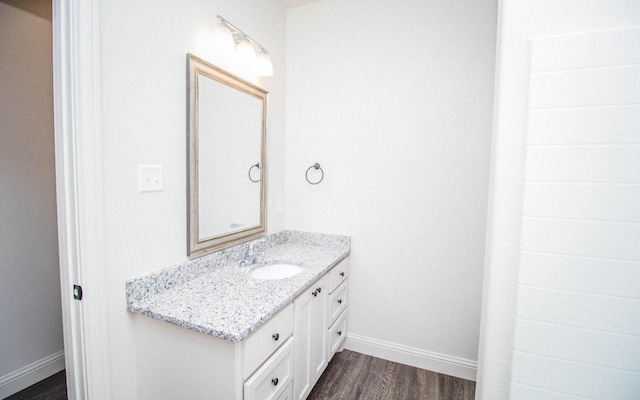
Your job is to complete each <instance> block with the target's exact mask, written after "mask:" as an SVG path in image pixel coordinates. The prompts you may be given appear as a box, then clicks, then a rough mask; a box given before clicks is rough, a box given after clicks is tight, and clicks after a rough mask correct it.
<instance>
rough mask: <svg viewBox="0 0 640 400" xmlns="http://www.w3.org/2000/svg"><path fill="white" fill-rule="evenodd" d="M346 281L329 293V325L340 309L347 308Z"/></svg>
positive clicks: (340, 312)
mask: <svg viewBox="0 0 640 400" xmlns="http://www.w3.org/2000/svg"><path fill="white" fill-rule="evenodd" d="M347 283H348V281H345V282H342V284H341V285H340V286H339V287H338V288H337V289H336V290H335V291H334V292H333V293H331V294H330V295H329V326H331V324H333V323H334V322H335V320H336V319H337V318H338V316H339V315H340V314H342V311H344V310H345V309H346V308H347Z"/></svg>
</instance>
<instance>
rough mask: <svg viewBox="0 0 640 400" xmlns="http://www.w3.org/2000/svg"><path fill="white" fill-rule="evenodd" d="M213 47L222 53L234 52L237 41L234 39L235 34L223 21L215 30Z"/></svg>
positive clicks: (224, 54)
mask: <svg viewBox="0 0 640 400" xmlns="http://www.w3.org/2000/svg"><path fill="white" fill-rule="evenodd" d="M212 41H213V48H214V49H215V51H216V52H217V53H218V54H220V55H222V56H227V55H229V54H231V53H232V52H233V49H234V48H235V42H234V41H233V34H232V33H231V29H229V27H228V26H227V24H225V23H224V21H222V22H221V23H220V25H218V26H217V27H216V29H215V30H214V31H213V38H212Z"/></svg>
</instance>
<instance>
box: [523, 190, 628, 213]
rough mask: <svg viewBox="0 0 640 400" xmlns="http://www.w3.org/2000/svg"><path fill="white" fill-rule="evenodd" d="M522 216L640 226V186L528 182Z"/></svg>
mask: <svg viewBox="0 0 640 400" xmlns="http://www.w3.org/2000/svg"><path fill="white" fill-rule="evenodd" d="M522 215H524V216H526V217H553V218H575V219H597V220H609V221H627V222H640V184H566V183H546V182H526V183H525V186H524V203H523V211H522Z"/></svg>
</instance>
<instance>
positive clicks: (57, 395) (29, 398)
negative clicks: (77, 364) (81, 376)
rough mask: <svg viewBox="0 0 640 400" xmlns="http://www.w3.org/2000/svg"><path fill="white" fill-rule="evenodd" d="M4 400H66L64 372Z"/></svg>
mask: <svg viewBox="0 0 640 400" xmlns="http://www.w3.org/2000/svg"><path fill="white" fill-rule="evenodd" d="M5 400H67V378H66V376H65V371H64V370H62V371H60V372H58V373H57V374H54V375H51V376H50V377H48V378H47V379H44V380H41V381H40V382H38V383H36V384H35V385H32V386H29V387H28V388H26V389H24V390H22V391H20V392H18V393H16V394H14V395H12V396H9V397H7V398H6V399H5Z"/></svg>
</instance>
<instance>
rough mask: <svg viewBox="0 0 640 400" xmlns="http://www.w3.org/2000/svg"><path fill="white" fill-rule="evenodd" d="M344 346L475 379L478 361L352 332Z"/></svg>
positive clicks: (401, 362)
mask: <svg viewBox="0 0 640 400" xmlns="http://www.w3.org/2000/svg"><path fill="white" fill-rule="evenodd" d="M344 347H345V349H347V350H352V351H355V352H358V353H362V354H366V355H369V356H373V357H378V358H382V359H384V360H389V361H393V362H397V363H400V364H406V365H410V366H412V367H417V368H422V369H426V370H429V371H434V372H439V373H441V374H445V375H451V376H455V377H458V378H463V379H468V380H470V381H475V380H476V372H477V369H478V362H477V361H473V360H468V359H466V358H460V357H454V356H449V355H446V354H440V353H434V352H430V351H426V350H422V349H417V348H414V347H409V346H404V345H400V344H396V343H391V342H385V341H382V340H378V339H373V338H370V337H366V336H361V335H356V334H353V333H347V339H346V340H345V346H344Z"/></svg>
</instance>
